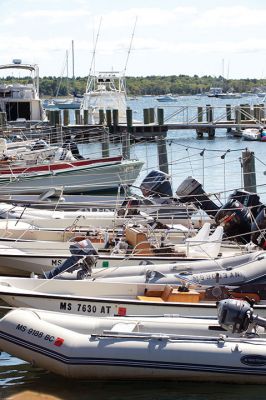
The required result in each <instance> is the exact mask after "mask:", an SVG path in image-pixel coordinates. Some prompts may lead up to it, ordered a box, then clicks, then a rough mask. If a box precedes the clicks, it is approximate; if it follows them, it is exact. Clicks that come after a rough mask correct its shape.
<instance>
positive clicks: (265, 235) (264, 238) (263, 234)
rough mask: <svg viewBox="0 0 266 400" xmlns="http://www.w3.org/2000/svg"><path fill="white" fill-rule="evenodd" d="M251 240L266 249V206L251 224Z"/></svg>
mask: <svg viewBox="0 0 266 400" xmlns="http://www.w3.org/2000/svg"><path fill="white" fill-rule="evenodd" d="M251 241H252V242H253V243H255V244H256V245H257V246H260V247H261V248H262V249H263V250H266V208H262V210H261V211H260V213H259V214H258V216H257V218H256V219H255V221H253V222H252V224H251Z"/></svg>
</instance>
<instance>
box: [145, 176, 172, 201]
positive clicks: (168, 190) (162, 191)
mask: <svg viewBox="0 0 266 400" xmlns="http://www.w3.org/2000/svg"><path fill="white" fill-rule="evenodd" d="M140 189H141V191H142V194H143V196H144V197H147V196H160V197H172V196H173V191H172V187H171V183H170V181H169V175H167V174H165V173H164V172H162V171H158V170H152V171H151V172H150V173H149V174H148V175H147V176H146V177H145V178H144V179H143V181H142V182H141V184H140Z"/></svg>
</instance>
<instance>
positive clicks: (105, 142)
mask: <svg viewBox="0 0 266 400" xmlns="http://www.w3.org/2000/svg"><path fill="white" fill-rule="evenodd" d="M102 156H103V157H109V156H110V152H109V131H108V129H103V134H102Z"/></svg>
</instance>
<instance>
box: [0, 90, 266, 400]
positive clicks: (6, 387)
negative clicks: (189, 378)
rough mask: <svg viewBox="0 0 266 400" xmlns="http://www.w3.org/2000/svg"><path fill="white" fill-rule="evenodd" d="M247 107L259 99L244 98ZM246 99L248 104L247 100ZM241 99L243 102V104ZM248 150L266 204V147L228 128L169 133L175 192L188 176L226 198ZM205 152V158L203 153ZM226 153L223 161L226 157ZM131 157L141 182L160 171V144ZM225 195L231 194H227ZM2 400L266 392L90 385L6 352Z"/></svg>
mask: <svg viewBox="0 0 266 400" xmlns="http://www.w3.org/2000/svg"><path fill="white" fill-rule="evenodd" d="M240 100H241V102H243V103H247V102H248V101H251V102H252V101H254V102H255V103H258V101H257V102H256V101H255V100H254V99H240ZM243 100H244V101H243ZM238 101H239V100H238ZM234 102H235V103H236V102H237V101H236V100H235V101H233V100H218V99H212V103H213V104H214V105H224V104H226V103H231V104H233V103H234ZM178 104H180V105H185V104H187V105H188V104H189V105H195V106H198V105H205V104H210V99H208V98H201V99H200V100H198V99H197V98H196V97H183V98H181V97H180V98H179V99H178ZM130 106H131V108H132V109H133V110H135V113H134V117H135V118H136V119H140V118H141V117H142V109H143V108H146V107H155V106H158V103H156V100H155V99H154V98H150V97H147V98H142V99H139V100H132V101H130ZM174 107H175V108H176V106H172V105H171V109H170V108H169V109H168V111H167V110H166V112H169V113H170V112H172V111H173V108H174ZM246 147H248V149H249V150H252V151H254V153H255V157H256V173H257V185H258V190H257V191H258V194H259V195H260V196H261V199H262V201H264V202H265V201H266V190H265V175H264V174H263V172H264V171H265V170H266V165H265V162H266V159H265V154H266V151H265V150H266V143H259V142H258V143H257V142H244V141H242V139H239V138H234V137H231V136H229V135H227V134H226V132H225V131H224V130H219V131H216V136H215V138H214V139H213V140H209V139H208V138H207V135H206V136H205V137H204V138H203V139H197V138H196V134H195V132H194V131H187V130H185V131H176V132H175V131H169V133H168V142H167V152H168V161H169V164H170V165H169V173H170V174H171V176H172V184H173V188H174V190H175V189H176V188H177V186H178V185H179V184H180V183H181V182H182V181H183V179H185V178H186V177H187V176H189V175H193V176H194V177H195V178H197V179H198V180H200V181H201V183H203V185H204V188H205V190H206V191H207V192H215V193H220V197H221V200H224V198H225V196H226V197H227V196H228V192H230V190H233V189H234V188H236V187H241V186H242V179H241V164H240V161H239V158H240V157H241V154H242V151H243V150H244V149H245V148H246ZM203 149H205V152H204V156H201V155H200V152H201V151H202V150H203ZM227 150H230V152H227V154H226V156H225V158H224V160H223V159H221V155H223V154H224V153H225V152H226V151H227ZM88 151H89V152H90V154H92V153H95V154H96V153H97V152H99V151H100V146H99V144H93V145H92V146H90V149H89V150H88V147H87V146H84V147H83V152H84V154H85V153H88ZM112 151H113V153H114V154H116V153H117V154H118V153H119V152H120V146H119V145H118V144H115V145H113V147H112ZM131 157H136V158H139V159H141V160H143V161H145V165H144V167H143V169H142V171H141V174H140V177H139V179H138V180H137V182H136V185H139V184H140V182H141V180H142V179H143V178H144V176H145V175H146V174H147V172H148V171H150V170H151V169H153V168H158V162H157V148H156V144H155V143H152V142H149V143H138V144H136V145H135V146H133V147H132V149H131ZM224 192H226V195H225V194H224ZM0 386H1V390H0V400H2V399H5V398H7V397H8V396H10V395H12V394H15V393H19V392H21V391H23V390H35V391H42V392H44V393H48V394H53V395H55V396H58V397H60V398H62V399H80V400H83V399H89V398H90V399H98V400H100V399H114V400H119V399H121V400H122V399H123V400H124V399H127V400H131V399H132V400H133V399H134V400H148V399H151V400H171V399H175V400H183V399H184V400H185V399H186V400H209V399H213V400H220V399H223V400H224V399H227V400H238V399H241V400H250V399H251V398H252V399H254V400H260V399H263V400H264V399H265V388H264V387H262V386H254V385H241V386H239V385H226V384H206V383H202V384H201V383H182V382H176V383H173V382H121V381H119V382H105V381H103V382H89V381H74V382H73V381H69V380H67V379H63V378H60V377H57V376H56V375H53V374H50V373H48V372H46V371H43V370H40V369H36V368H33V367H32V366H31V365H29V364H27V363H24V362H23V361H21V360H18V359H17V358H14V357H11V356H9V355H8V354H6V353H1V355H0Z"/></svg>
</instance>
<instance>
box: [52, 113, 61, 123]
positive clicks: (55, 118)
mask: <svg viewBox="0 0 266 400" xmlns="http://www.w3.org/2000/svg"><path fill="white" fill-rule="evenodd" d="M60 119H61V118H60V110H50V124H51V125H52V126H56V125H60Z"/></svg>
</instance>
